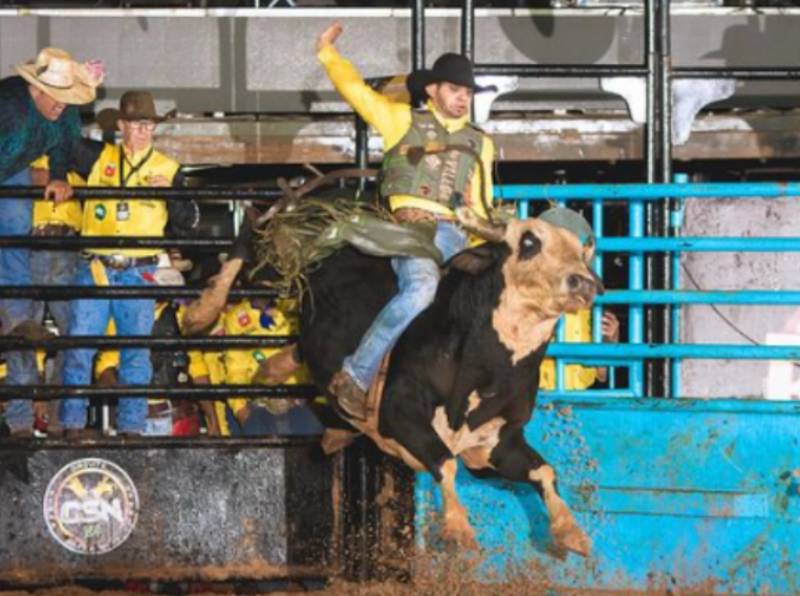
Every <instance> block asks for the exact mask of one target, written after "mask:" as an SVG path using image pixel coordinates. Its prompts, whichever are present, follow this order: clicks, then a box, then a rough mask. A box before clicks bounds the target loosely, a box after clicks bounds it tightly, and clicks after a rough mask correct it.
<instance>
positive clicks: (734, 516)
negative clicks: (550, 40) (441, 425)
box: [415, 183, 800, 593]
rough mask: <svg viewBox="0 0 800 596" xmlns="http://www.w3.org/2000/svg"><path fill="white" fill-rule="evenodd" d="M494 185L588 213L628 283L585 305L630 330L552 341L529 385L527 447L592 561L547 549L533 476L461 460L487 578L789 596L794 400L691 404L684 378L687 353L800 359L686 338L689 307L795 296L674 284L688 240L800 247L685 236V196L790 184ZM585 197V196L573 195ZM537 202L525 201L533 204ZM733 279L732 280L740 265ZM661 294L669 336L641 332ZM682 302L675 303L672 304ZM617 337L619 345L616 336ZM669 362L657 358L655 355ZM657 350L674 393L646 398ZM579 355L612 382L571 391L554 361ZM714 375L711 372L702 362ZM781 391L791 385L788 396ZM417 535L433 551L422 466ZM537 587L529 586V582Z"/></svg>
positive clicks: (799, 449) (799, 578) (797, 409)
mask: <svg viewBox="0 0 800 596" xmlns="http://www.w3.org/2000/svg"><path fill="white" fill-rule="evenodd" d="M497 192H498V194H499V195H500V196H501V197H503V198H506V199H514V200H517V201H518V209H519V212H520V215H523V216H525V215H528V209H529V202H530V201H535V200H542V199H550V200H551V201H556V202H558V203H560V204H565V203H566V204H567V205H571V206H575V205H581V206H582V207H583V208H584V209H586V210H588V211H591V213H592V215H593V225H594V228H595V232H596V234H597V237H598V257H597V263H596V265H597V269H598V270H602V265H603V259H604V258H608V255H609V253H617V257H619V255H620V254H624V258H625V259H627V270H628V279H627V284H626V285H622V287H619V289H612V290H609V291H608V292H607V294H606V295H605V296H603V297H601V298H600V299H599V301H598V306H596V307H595V309H594V310H595V312H594V321H595V322H596V321H599V315H600V312H599V311H600V310H601V308H603V305H606V304H615V305H617V306H616V307H615V308H616V309H618V312H620V311H621V312H624V313H626V314H627V338H626V337H625V336H624V335H623V338H622V341H623V342H625V343H620V344H616V345H611V344H602V343H599V341H600V333H599V329H598V328H597V327H598V325H597V324H595V329H594V330H593V331H594V334H593V337H594V343H589V344H569V343H564V342H563V332H562V335H560V341H557V342H556V343H554V344H552V345H551V347H550V348H549V352H548V353H549V355H551V356H554V357H557V366H556V368H557V370H558V374H557V377H558V385H557V387H556V389H555V390H554V391H551V392H542V393H541V394H540V396H539V399H538V403H537V408H536V411H535V415H534V419H533V420H532V422H531V423H530V424H529V426H528V428H527V430H526V437H527V439H528V441H529V442H530V443H531V445H533V446H535V448H536V449H537V450H538V451H539V452H540V453H541V454H542V455H543V456H544V457H545V458H546V459H547V460H548V461H549V463H551V464H552V465H553V466H554V467H555V469H556V471H557V474H558V475H559V479H560V490H561V491H562V493H563V495H564V497H565V500H566V501H567V503H568V505H569V506H570V507H571V508H572V509H573V511H574V512H575V514H576V518H577V519H578V522H579V523H580V525H581V526H582V527H583V528H584V529H585V530H586V531H587V533H588V534H589V536H590V537H591V539H592V541H593V544H594V546H593V552H592V554H591V556H590V557H588V558H586V559H582V558H580V557H578V556H576V555H568V556H567V558H565V559H558V558H556V557H554V556H553V555H552V554H551V553H550V550H549V547H550V543H549V531H548V523H547V516H546V513H545V510H544V506H543V504H542V503H541V500H540V499H539V497H538V495H537V494H536V493H535V491H533V489H529V488H527V487H520V486H517V485H512V484H510V483H505V482H502V481H486V480H480V479H475V478H473V477H472V476H471V475H470V474H469V472H467V471H466V470H464V469H461V470H460V472H459V476H458V479H457V490H458V492H459V496H460V498H461V500H462V502H463V503H464V505H465V506H466V507H467V509H468V511H469V513H470V521H471V522H472V523H473V524H474V525H475V528H476V531H477V537H478V541H479V542H480V544H481V547H482V552H481V554H480V555H479V557H481V558H480V559H479V560H480V561H481V567H480V569H481V573H482V574H484V576H485V577H486V578H488V579H491V580H495V579H499V580H504V581H508V580H512V579H519V578H523V580H524V581H530V582H533V583H535V582H542V583H543V584H546V585H554V586H565V587H572V588H593V589H614V590H659V591H661V590H687V589H688V590H697V591H698V592H701V593H708V592H725V593H729V592H735V593H742V592H752V591H756V592H767V593H797V592H798V591H800V568H798V566H797V564H796V561H797V556H798V546H797V545H798V543H800V524H798V521H800V494H798V487H799V486H800V455H799V454H800V424H799V423H800V403H798V402H796V401H787V400H784V401H773V400H764V399H732V398H722V399H698V398H696V397H695V396H692V395H686V394H685V392H684V391H682V389H681V384H680V380H681V374H680V366H681V361H682V360H685V359H703V360H704V361H708V362H710V360H709V359H741V360H752V359H761V360H779V359H785V360H795V359H798V356H800V346H797V345H781V346H766V345H740V344H721V343H701V344H689V343H681V342H680V331H679V329H680V317H681V314H682V311H681V308H684V309H685V308H686V306H685V305H687V304H713V303H725V304H738V305H755V304H782V305H791V304H797V303H798V294H797V292H795V291H789V290H786V291H778V290H746V291H714V290H704V291H701V290H696V289H695V290H681V289H679V288H680V287H681V286H680V274H681V269H680V266H679V260H678V259H679V257H680V254H681V252H684V253H686V252H688V251H737V252H748V251H798V250H800V239H798V238H796V237H760V238H757V237H707V236H702V237H688V236H680V225H681V215H682V204H681V202H682V198H684V197H692V198H693V199H695V198H696V199H698V200H702V199H703V198H712V197H726V198H727V199H731V198H744V197H751V198H752V197H759V199H758V200H764V201H768V200H771V199H776V198H779V197H788V196H798V195H800V187H799V186H798V185H796V184H773V183H752V184H669V185H658V184H656V185H638V184H634V185H612V186H603V185H563V186H555V187H553V186H546V187H537V186H505V187H500V188H499V189H498V191H497ZM666 197H670V198H672V200H673V201H674V210H673V211H672V224H673V230H672V232H673V233H674V236H672V237H664V238H645V237H644V229H645V206H646V204H647V202H648V201H659V200H662V199H664V198H666ZM576 200H580V202H579V203H576V202H574V201H576ZM609 203H611V204H616V205H618V206H619V205H623V206H624V208H625V212H626V214H627V217H628V219H627V226H626V227H627V230H626V232H627V233H624V234H623V235H621V236H617V237H609V236H604V235H603V231H604V229H606V227H607V226H604V223H603V214H604V206H608V205H609ZM531 212H533V209H531ZM648 253H666V254H668V255H670V256H669V258H670V261H669V263H670V266H671V268H672V284H673V286H672V287H673V289H672V290H660V291H658V290H645V289H644V287H645V283H644V277H643V271H644V268H643V263H644V259H645V258H646V255H647V254H648ZM732 274H734V275H735V272H733V273H732ZM648 304H661V305H670V306H671V311H670V312H668V313H667V315H666V316H667V320H668V321H669V326H670V330H669V333H668V336H669V337H672V338H673V340H672V341H671V342H664V343H660V344H652V343H645V317H644V308H645V307H646V305H648ZM682 305H683V306H682ZM626 339H627V341H626ZM662 359H667V360H662ZM654 360H659V361H663V362H664V363H665V366H666V367H667V369H668V370H669V371H670V373H671V382H670V384H669V392H668V395H667V396H665V397H662V398H652V397H648V396H647V395H646V391H645V383H644V370H645V366H646V363H648V362H652V361H654ZM574 362H581V363H585V364H588V365H594V366H609V367H610V375H609V377H610V381H609V384H608V385H609V386H608V387H607V388H602V389H586V390H582V391H568V390H566V389H565V388H564V367H565V366H566V364H567V363H574ZM708 374H709V375H714V374H715V373H714V366H713V364H709V366H708ZM787 397H788V396H787ZM415 499H416V524H417V542H418V544H419V545H421V546H424V547H426V548H437V547H438V542H437V541H438V533H437V532H438V528H437V523H436V519H437V514H438V510H439V507H440V500H439V494H438V490H437V489H436V488H435V485H434V483H433V481H432V479H431V477H430V476H428V475H427V474H420V475H418V483H417V489H416V497H415ZM532 585H533V584H532Z"/></svg>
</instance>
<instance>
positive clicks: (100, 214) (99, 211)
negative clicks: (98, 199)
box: [94, 205, 106, 221]
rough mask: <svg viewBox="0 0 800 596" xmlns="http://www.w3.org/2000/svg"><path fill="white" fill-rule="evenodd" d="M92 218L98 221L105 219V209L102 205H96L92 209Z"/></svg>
mask: <svg viewBox="0 0 800 596" xmlns="http://www.w3.org/2000/svg"><path fill="white" fill-rule="evenodd" d="M94 216H95V217H96V218H97V219H99V220H100V221H102V220H104V219H105V218H106V208H105V206H104V205H97V206H95V208H94Z"/></svg>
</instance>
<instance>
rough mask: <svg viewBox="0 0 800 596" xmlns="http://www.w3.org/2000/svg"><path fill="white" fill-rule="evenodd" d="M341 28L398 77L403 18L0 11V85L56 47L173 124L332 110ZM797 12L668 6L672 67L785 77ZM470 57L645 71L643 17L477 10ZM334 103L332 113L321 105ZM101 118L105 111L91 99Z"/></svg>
mask: <svg viewBox="0 0 800 596" xmlns="http://www.w3.org/2000/svg"><path fill="white" fill-rule="evenodd" d="M427 14H428V21H427V46H428V47H427V50H428V60H429V63H430V62H431V61H432V60H433V59H434V58H435V57H436V56H437V55H438V54H440V53H441V52H443V51H448V50H456V49H457V48H458V43H459V42H458V35H459V11H458V10H455V9H431V10H428V12H427ZM334 19H335V20H340V21H341V22H342V23H343V25H344V26H345V34H344V36H343V37H342V39H341V48H342V50H343V51H344V52H345V53H346V54H347V55H348V56H350V57H352V58H353V60H354V62H355V63H356V64H357V65H358V66H359V68H360V69H361V70H362V72H363V73H364V74H365V75H367V76H382V75H387V74H396V73H402V72H407V71H408V69H409V66H410V11H409V10H406V9H400V10H393V9H359V10H348V9H327V10H323V9H308V10H297V9H279V10H245V9H239V10H224V9H217V10H213V9H211V10H207V11H206V10H199V9H192V10H175V9H173V10H167V9H161V10H84V11H70V10H60V11H58V10H51V11H16V10H4V11H0V75H3V76H4V75H7V74H10V72H11V66H12V65H13V64H15V63H18V62H21V61H24V60H27V59H29V58H31V57H33V56H34V55H35V53H36V51H37V49H38V48H40V47H43V46H46V45H56V46H62V47H64V48H66V49H69V50H70V51H72V52H73V53H74V54H75V55H76V56H78V57H80V58H88V57H101V58H103V59H105V60H106V61H107V63H108V66H109V77H108V83H107V85H106V89H105V92H104V93H105V98H106V99H108V100H109V102H110V103H113V102H114V101H115V100H117V99H118V98H119V95H120V94H121V93H122V92H124V91H125V90H126V89H129V88H131V87H140V88H148V89H150V90H151V91H153V92H154V93H155V94H156V96H157V97H158V98H159V100H160V101H161V102H162V103H163V105H165V106H169V107H172V106H174V105H178V106H179V107H180V109H181V111H184V112H214V111H227V112H231V111H276V110H278V111H298V110H299V111H308V110H312V109H329V108H331V107H333V108H337V109H343V107H344V106H343V105H342V104H341V103H339V102H338V100H337V98H336V96H335V94H333V93H331V92H330V85H329V84H328V82H327V80H326V79H325V77H324V75H323V72H322V70H321V69H320V68H319V66H318V64H317V63H316V60H315V57H314V51H313V44H314V40H315V38H316V36H317V34H318V33H319V32H320V31H321V30H322V29H323V28H324V27H325V26H326V25H327V24H328V23H330V22H331V21H332V20H334ZM799 25H800V11H797V10H786V11H779V10H771V9H765V10H764V11H762V13H761V14H755V13H752V12H749V11H743V10H730V9H713V8H707V7H706V8H698V7H687V6H676V7H675V8H674V10H673V33H674V34H673V41H672V47H673V54H674V63H675V64H676V65H706V66H712V65H724V64H731V65H751V66H754V65H775V66H780V65H786V64H787V63H792V62H796V60H797V56H796V51H795V47H794V38H795V32H796V31H797V29H798V26H799ZM476 32H477V34H476V56H477V60H478V61H479V62H484V63H496V62H512V63H529V62H536V63H589V64H600V63H603V64H613V63H635V62H640V61H641V60H642V19H641V14H640V13H637V12H636V11H633V10H629V11H627V12H624V13H623V12H622V11H621V10H620V9H608V10H600V9H583V10H563V11H559V12H553V11H548V10H514V11H512V10H500V9H496V10H479V11H478V12H477V22H476ZM799 91H800V85H796V84H781V85H778V84H768V83H747V84H740V86H739V91H738V98H737V100H736V101H737V102H738V103H753V102H755V103H756V104H759V105H761V104H763V103H764V102H765V100H764V96H765V95H766V96H768V97H769V98H770V99H769V102H771V103H775V102H778V103H781V102H782V103H786V102H789V103H791V102H793V101H794V96H796V95H798V92H799ZM321 100H322V101H323V102H330V101H335V102H336V104H335V105H330V104H326V103H323V104H320V103H319V102H320V101H321ZM514 100H515V101H514V104H513V106H512V107H526V108H537V107H540V108H547V107H554V106H556V107H558V106H560V107H618V108H621V107H622V104H621V102H620V101H619V100H618V99H617V98H615V96H611V95H608V94H605V93H603V92H602V91H600V90H599V83H598V81H597V80H595V79H591V80H584V81H580V80H558V79H540V80H532V81H526V82H525V83H524V85H523V89H522V90H521V91H520V92H519V93H518V94H516V95H515V96H514ZM100 103H101V105H100V107H104V104H105V102H103V101H101V102H100Z"/></svg>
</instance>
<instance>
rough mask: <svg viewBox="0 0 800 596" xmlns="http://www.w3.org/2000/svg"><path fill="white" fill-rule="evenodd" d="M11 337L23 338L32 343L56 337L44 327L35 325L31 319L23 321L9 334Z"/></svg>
mask: <svg viewBox="0 0 800 596" xmlns="http://www.w3.org/2000/svg"><path fill="white" fill-rule="evenodd" d="M8 335H9V336H11V337H22V338H24V339H27V340H30V341H41V340H44V339H50V338H51V337H55V336H54V335H53V334H52V333H51V332H50V331H49V330H48V329H47V327H45V326H44V325H39V324H38V323H34V322H33V321H31V320H30V319H28V320H25V321H22V322H21V323H20V324H19V325H17V326H16V327H14V328H13V329H12V330H11V331H9V332H8Z"/></svg>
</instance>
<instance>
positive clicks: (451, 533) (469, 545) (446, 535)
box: [442, 524, 480, 550]
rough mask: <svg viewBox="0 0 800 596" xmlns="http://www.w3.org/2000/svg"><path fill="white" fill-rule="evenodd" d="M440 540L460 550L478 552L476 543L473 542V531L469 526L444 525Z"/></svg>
mask: <svg viewBox="0 0 800 596" xmlns="http://www.w3.org/2000/svg"><path fill="white" fill-rule="evenodd" d="M442 538H443V539H444V540H445V541H446V542H450V543H451V544H455V545H457V546H458V547H459V548H461V549H465V550H478V549H479V548H480V547H479V545H478V541H477V540H475V530H473V529H472V527H471V526H470V525H469V524H467V525H464V524H458V525H456V524H450V525H445V527H444V529H443V530H442Z"/></svg>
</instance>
